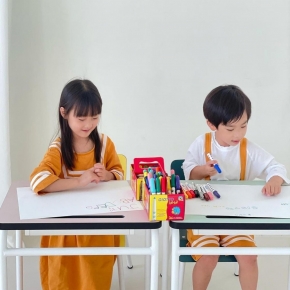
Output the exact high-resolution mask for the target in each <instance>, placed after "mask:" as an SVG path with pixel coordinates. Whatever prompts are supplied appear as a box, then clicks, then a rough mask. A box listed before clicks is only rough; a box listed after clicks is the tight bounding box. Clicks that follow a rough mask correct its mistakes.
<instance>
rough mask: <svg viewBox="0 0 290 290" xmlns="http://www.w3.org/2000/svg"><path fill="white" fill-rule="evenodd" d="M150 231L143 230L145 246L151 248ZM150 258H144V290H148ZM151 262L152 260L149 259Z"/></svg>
mask: <svg viewBox="0 0 290 290" xmlns="http://www.w3.org/2000/svg"><path fill="white" fill-rule="evenodd" d="M150 243H151V230H145V246H146V248H150V246H151V244H150ZM150 257H151V256H149V255H146V256H145V290H149V285H150V284H149V282H150ZM151 260H152V259H151Z"/></svg>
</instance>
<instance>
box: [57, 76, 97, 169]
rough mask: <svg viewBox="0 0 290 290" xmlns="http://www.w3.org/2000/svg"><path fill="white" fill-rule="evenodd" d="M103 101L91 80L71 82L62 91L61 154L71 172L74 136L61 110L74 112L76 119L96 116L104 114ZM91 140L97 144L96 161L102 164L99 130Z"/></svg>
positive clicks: (60, 102) (60, 103)
mask: <svg viewBox="0 0 290 290" xmlns="http://www.w3.org/2000/svg"><path fill="white" fill-rule="evenodd" d="M102 104H103V103H102V99H101V96H100V93H99V91H98V89H97V88H96V86H95V85H94V84H93V83H92V82H91V81H89V80H80V79H76V80H73V81H70V82H69V83H67V84H66V85H65V87H64V88H63V90H62V93H61V96H60V101H59V107H58V114H59V126H60V137H61V153H62V158H63V161H64V163H65V165H66V167H67V168H68V169H70V170H72V169H73V167H74V161H75V160H74V148H73V134H72V130H71V128H70V127H69V125H68V121H67V119H65V118H63V117H62V115H61V113H60V108H61V107H63V108H64V109H65V114H66V115H68V114H69V113H70V111H71V110H74V115H75V116H76V117H86V116H96V115H99V114H101V113H102ZM89 138H90V139H91V140H92V141H93V143H94V144H95V161H96V162H100V160H101V150H102V144H101V140H100V135H99V132H98V128H97V127H96V128H95V130H93V131H92V132H91V134H90V135H89Z"/></svg>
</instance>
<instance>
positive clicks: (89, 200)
mask: <svg viewBox="0 0 290 290" xmlns="http://www.w3.org/2000/svg"><path fill="white" fill-rule="evenodd" d="M17 196H18V205H19V215H20V219H36V218H47V217H59V216H71V215H97V214H103V213H110V212H122V211H133V210H143V206H142V205H141V203H140V202H139V201H137V200H136V199H135V197H134V193H133V191H132V188H131V187H130V186H129V184H128V181H109V182H101V183H98V184H90V185H89V186H87V187H86V188H83V189H77V190H70V191H62V192H53V193H46V194H42V195H37V194H35V193H34V192H33V191H32V190H31V189H30V188H29V187H20V188H17Z"/></svg>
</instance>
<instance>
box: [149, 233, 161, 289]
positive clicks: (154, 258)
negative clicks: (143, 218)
mask: <svg viewBox="0 0 290 290" xmlns="http://www.w3.org/2000/svg"><path fill="white" fill-rule="evenodd" d="M158 239H159V233H158V229H154V230H152V232H151V280H150V290H157V289H158V274H159V270H158Z"/></svg>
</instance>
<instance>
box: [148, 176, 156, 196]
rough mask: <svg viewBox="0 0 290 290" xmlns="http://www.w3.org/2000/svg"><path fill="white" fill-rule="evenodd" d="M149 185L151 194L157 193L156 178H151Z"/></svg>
mask: <svg viewBox="0 0 290 290" xmlns="http://www.w3.org/2000/svg"><path fill="white" fill-rule="evenodd" d="M149 186H150V192H151V194H156V187H155V180H154V178H150V179H149Z"/></svg>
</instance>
